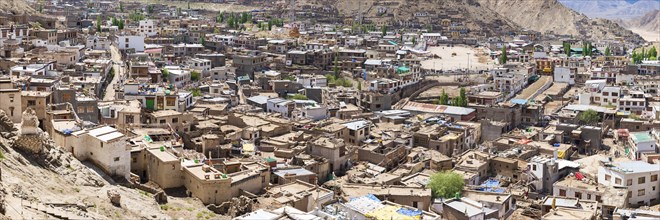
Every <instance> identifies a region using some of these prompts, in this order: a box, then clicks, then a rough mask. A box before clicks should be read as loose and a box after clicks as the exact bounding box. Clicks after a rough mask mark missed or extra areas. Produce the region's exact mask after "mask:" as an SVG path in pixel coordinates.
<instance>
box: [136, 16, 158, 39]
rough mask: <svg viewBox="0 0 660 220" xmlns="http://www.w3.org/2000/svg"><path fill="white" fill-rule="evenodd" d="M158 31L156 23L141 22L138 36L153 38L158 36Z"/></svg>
mask: <svg viewBox="0 0 660 220" xmlns="http://www.w3.org/2000/svg"><path fill="white" fill-rule="evenodd" d="M156 29H157V25H156V21H154V20H151V19H147V20H142V21H140V22H139V24H138V28H137V31H138V35H140V36H145V37H153V36H156V35H157V34H158V32H157V31H156Z"/></svg>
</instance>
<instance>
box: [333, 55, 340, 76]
mask: <svg viewBox="0 0 660 220" xmlns="http://www.w3.org/2000/svg"><path fill="white" fill-rule="evenodd" d="M332 71H334V72H335V78H339V55H338V54H337V53H335V62H334V66H333V67H332Z"/></svg>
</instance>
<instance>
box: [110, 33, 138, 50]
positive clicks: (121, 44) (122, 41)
mask: <svg viewBox="0 0 660 220" xmlns="http://www.w3.org/2000/svg"><path fill="white" fill-rule="evenodd" d="M116 43H117V47H118V48H119V50H128V49H134V50H135V52H144V36H128V35H123V36H117V42H116Z"/></svg>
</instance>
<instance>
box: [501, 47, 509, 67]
mask: <svg viewBox="0 0 660 220" xmlns="http://www.w3.org/2000/svg"><path fill="white" fill-rule="evenodd" d="M507 60H509V58H507V56H506V46H502V54H501V55H500V64H506V61H507Z"/></svg>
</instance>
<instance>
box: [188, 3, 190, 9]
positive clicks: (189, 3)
mask: <svg viewBox="0 0 660 220" xmlns="http://www.w3.org/2000/svg"><path fill="white" fill-rule="evenodd" d="M188 10H190V1H188Z"/></svg>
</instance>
